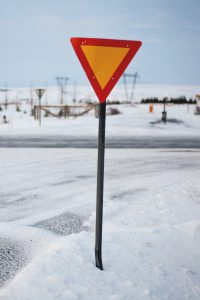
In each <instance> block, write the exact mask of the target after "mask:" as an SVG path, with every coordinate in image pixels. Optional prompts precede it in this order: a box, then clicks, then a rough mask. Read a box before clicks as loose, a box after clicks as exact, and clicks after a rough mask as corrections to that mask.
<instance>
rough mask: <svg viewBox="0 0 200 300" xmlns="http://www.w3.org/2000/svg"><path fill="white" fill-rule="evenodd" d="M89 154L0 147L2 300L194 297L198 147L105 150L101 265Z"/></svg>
mask: <svg viewBox="0 0 200 300" xmlns="http://www.w3.org/2000/svg"><path fill="white" fill-rule="evenodd" d="M96 156H97V153H96V149H0V157H1V169H0V176H1V182H0V259H1V268H0V285H1V289H0V299H3V300H28V299H29V300H35V299H37V300H40V299H41V300H43V299H45V300H50V299H63V300H64V299H65V300H66V299H69V300H72V299H85V300H90V299H91V300H93V299H101V300H102V299H105V300H109V299H110V300H111V299H112V300H114V299H115V300H132V299H134V300H135V299H136V300H141V299H152V300H156V299H159V300H164V299H168V300H171V299H178V300H185V299H190V300H191V299H192V300H199V299H200V285H199V282H200V185H199V178H200V151H199V150H189V149H188V150H184V151H183V150H182V151H181V150H173V151H170V150H148V149H147V150H135V149H134V150H126V149H107V150H106V161H105V190H104V224H103V264H104V271H100V270H99V269H97V268H96V267H95V262H94V227H95V201H96V160H97V157H96ZM2 266H3V268H2ZM5 274H6V275H5ZM2 278H4V280H3V279H2Z"/></svg>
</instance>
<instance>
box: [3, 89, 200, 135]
mask: <svg viewBox="0 0 200 300" xmlns="http://www.w3.org/2000/svg"><path fill="white" fill-rule="evenodd" d="M129 88H130V87H129ZM78 91H79V92H78ZM199 91H200V88H199V86H195V85H193V86H181V85H178V86H177V85H148V84H146V85H143V84H138V85H136V88H135V96H134V102H133V105H130V104H129V105H125V104H124V105H112V108H115V109H117V110H118V111H119V113H120V114H118V115H112V116H111V115H108V116H107V120H106V124H107V126H106V135H107V136H122V137H123V136H125V137H127V136H136V135H137V136H141V135H143V136H147V135H151V136H152V135H154V136H155V135H156V136H161V135H162V136H163V135H165V136H166V135H168V136H172V135H173V136H174V135H176V136H180V135H181V136H186V135H189V136H191V135H193V136H194V135H198V136H199V135H200V116H199V115H195V114H194V112H195V105H189V106H188V105H167V106H166V110H167V117H168V120H169V122H167V124H163V123H162V122H161V115H162V111H163V104H156V105H154V108H153V113H149V105H142V104H138V103H140V101H141V99H142V98H150V97H158V98H159V99H163V97H180V96H185V97H187V99H189V98H193V99H194V98H195V95H196V94H199ZM7 97H8V103H11V104H9V105H8V107H7V110H6V109H5V107H4V104H3V103H5V99H4V98H5V95H4V94H3V93H1V94H0V104H1V103H2V104H1V108H2V109H3V110H2V111H0V135H1V136H2V135H4V136H8V135H9V136H15V137H16V136H22V135H28V136H33V135H57V136H61V135H62V136H63V135H66V136H76V137H77V136H78V137H80V136H97V130H98V119H97V118H95V112H94V109H93V110H91V111H89V112H88V114H85V115H83V116H81V117H76V118H74V117H69V118H66V119H64V118H60V119H58V118H56V117H52V116H49V117H45V113H44V111H43V112H42V121H41V127H40V126H39V122H38V120H34V118H33V116H31V112H30V109H31V105H30V103H31V101H32V104H33V105H38V99H37V96H36V94H35V92H34V91H32V93H30V89H28V88H26V89H11V90H10V91H9V92H8V95H7ZM30 97H32V100H31V98H30ZM72 99H73V86H69V87H68V88H67V93H66V94H65V97H64V104H68V105H69V104H73V105H84V103H85V102H84V101H86V100H87V101H91V102H93V101H94V102H97V99H96V97H95V96H94V92H93V91H92V89H91V88H90V87H89V86H77V100H76V103H73V102H72ZM109 99H110V100H120V101H124V100H126V99H125V92H124V87H123V85H120V84H119V85H117V86H116V88H115V89H114V90H113V92H112V93H111V94H110V96H109ZM80 101H82V102H81V103H79V102H80ZM17 103H19V105H18V110H20V111H17ZM42 104H43V105H44V104H46V105H47V104H48V105H52V104H53V105H58V104H60V95H59V90H58V89H57V88H56V87H49V88H48V89H47V91H46V93H45V94H44V96H43V98H42ZM110 109H111V106H107V112H108V113H110ZM49 110H50V111H51V112H53V113H54V114H58V113H59V110H60V108H57V109H52V108H51V109H50V108H49ZM83 110H84V109H83ZM81 111H82V110H81V109H79V110H76V113H77V112H81ZM3 116H6V118H7V121H8V123H6V124H3Z"/></svg>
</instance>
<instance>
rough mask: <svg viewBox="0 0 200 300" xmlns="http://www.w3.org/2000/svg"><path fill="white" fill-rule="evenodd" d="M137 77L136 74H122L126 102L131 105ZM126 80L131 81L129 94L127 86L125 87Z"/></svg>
mask: <svg viewBox="0 0 200 300" xmlns="http://www.w3.org/2000/svg"><path fill="white" fill-rule="evenodd" d="M138 77H139V75H138V72H136V73H134V74H127V73H124V74H123V80H124V88H125V94H126V101H129V102H132V103H133V98H134V91H135V85H136V81H137V78H138ZM128 78H130V79H132V87H131V91H130V94H129V93H128V86H127V79H128Z"/></svg>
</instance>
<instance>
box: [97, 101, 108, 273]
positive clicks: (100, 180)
mask: <svg viewBox="0 0 200 300" xmlns="http://www.w3.org/2000/svg"><path fill="white" fill-rule="evenodd" d="M105 123H106V102H104V103H100V104H99V136H98V161H97V200H96V202H97V203H96V235H95V259H96V267H97V268H99V269H100V270H103V264H102V254H101V248H102V224H103V186H104V153H105V125H106V124H105Z"/></svg>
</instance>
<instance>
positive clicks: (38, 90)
mask: <svg viewBox="0 0 200 300" xmlns="http://www.w3.org/2000/svg"><path fill="white" fill-rule="evenodd" d="M35 92H36V94H37V96H38V98H39V99H41V98H42V96H43V94H44V92H45V89H35Z"/></svg>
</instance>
